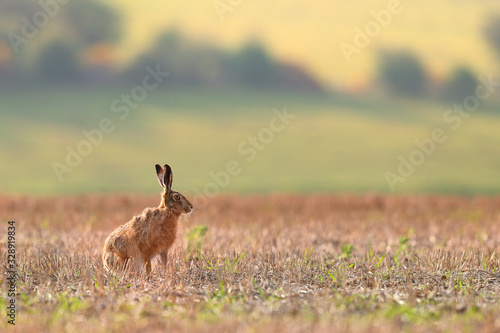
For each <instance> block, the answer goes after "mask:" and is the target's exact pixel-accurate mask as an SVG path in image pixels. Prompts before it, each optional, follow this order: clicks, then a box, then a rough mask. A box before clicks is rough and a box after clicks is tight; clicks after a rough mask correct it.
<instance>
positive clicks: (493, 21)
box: [483, 15, 500, 56]
mask: <svg viewBox="0 0 500 333" xmlns="http://www.w3.org/2000/svg"><path fill="white" fill-rule="evenodd" d="M483 35H484V37H485V39H486V41H487V42H488V43H489V44H490V45H491V46H492V47H493V49H494V51H495V52H496V53H497V55H498V56H500V16H499V15H496V16H491V17H490V18H489V19H488V20H487V22H486V25H485V26H484V28H483Z"/></svg>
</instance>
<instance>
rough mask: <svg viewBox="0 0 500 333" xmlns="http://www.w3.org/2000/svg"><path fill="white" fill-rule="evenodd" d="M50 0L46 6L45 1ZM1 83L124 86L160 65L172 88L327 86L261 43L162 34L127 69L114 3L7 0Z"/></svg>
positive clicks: (1, 29) (0, 31)
mask: <svg viewBox="0 0 500 333" xmlns="http://www.w3.org/2000/svg"><path fill="white" fill-rule="evenodd" d="M42 4H43V5H42ZM0 35H1V36H2V37H3V38H2V39H1V40H0V84H2V83H4V84H6V83H11V84H20V85H26V84H40V83H43V84H80V85H82V84H96V83H106V84H118V83H123V82H127V81H130V82H133V83H134V82H141V80H142V78H143V77H144V75H145V68H146V66H151V67H152V68H155V67H156V66H157V65H160V67H161V69H162V70H163V71H168V72H169V73H170V77H169V81H170V85H181V86H182V85H183V86H224V85H231V86H235V85H236V86H245V87H252V88H283V89H295V90H305V91H318V90H321V85H320V84H319V83H318V82H317V80H316V79H315V78H314V77H312V76H311V75H310V74H309V73H307V72H306V71H305V70H304V69H302V68H300V67H299V66H296V65H291V64H285V63H282V62H280V61H278V60H276V59H274V58H273V57H271V56H270V55H269V54H268V53H267V52H266V50H265V48H264V47H263V46H262V45H260V44H259V43H257V42H250V43H248V44H247V45H245V46H243V47H242V48H241V49H240V50H238V51H236V52H229V51H225V50H223V49H220V48H218V47H216V46H215V45H212V44H209V43H201V42H195V41H191V40H189V39H188V38H186V37H185V36H183V35H181V34H180V33H179V32H177V31H175V30H174V31H168V32H165V33H162V34H161V35H160V36H159V37H158V39H157V41H156V42H155V43H154V46H153V47H152V48H151V49H150V50H147V51H145V52H144V53H143V54H141V55H140V56H138V57H137V59H135V60H134V61H132V63H131V64H130V65H128V66H127V67H125V68H118V66H116V64H115V61H114V56H115V54H116V52H117V43H118V42H119V41H120V40H121V37H122V35H123V29H122V21H121V18H120V16H119V15H117V14H116V12H115V11H114V9H113V8H111V7H109V6H107V5H105V4H103V3H101V2H98V1H95V0H86V1H72V2H70V3H68V4H64V5H62V4H59V2H58V1H57V0H45V1H42V2H38V1H33V0H15V1H12V0H0Z"/></svg>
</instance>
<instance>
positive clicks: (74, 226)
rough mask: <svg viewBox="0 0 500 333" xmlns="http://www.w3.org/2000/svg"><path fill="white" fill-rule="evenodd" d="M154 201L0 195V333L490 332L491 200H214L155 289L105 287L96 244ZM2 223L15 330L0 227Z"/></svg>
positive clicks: (495, 230)
mask: <svg viewBox="0 0 500 333" xmlns="http://www.w3.org/2000/svg"><path fill="white" fill-rule="evenodd" d="M157 201H158V196H135V195H108V196H104V195H103V196H74V197H44V198H35V197H13V196H1V197H0V212H1V217H2V225H3V226H2V231H0V235H2V237H1V244H0V245H1V246H0V257H1V258H2V265H1V267H0V274H1V275H0V279H1V285H2V287H1V289H2V294H1V295H0V308H1V309H2V312H3V313H4V314H2V315H1V316H0V317H1V318H2V320H1V322H0V329H1V330H2V331H5V332H17V331H19V332H21V331H23V332H24V331H31V332H35V331H43V332H58V331H68V332H75V331H78V332H82V331H83V332H111V331H124V330H126V331H127V332H139V331H149V332H154V331H170V332H331V331H339V332H346V331H350V332H400V331H418V332H429V331H448V332H456V331H465V332H477V331H482V332H494V331H498V330H500V305H499V299H500V280H499V279H498V278H497V277H496V275H495V274H496V272H497V271H498V269H499V268H498V267H499V264H500V252H499V245H500V198H498V197H484V198H462V197H449V196H418V197H413V196H412V197H410V196H406V197H404V196H378V195H365V196H359V195H358V196H350V195H335V196H332V195H309V196H299V195H268V196H219V197H217V198H215V199H213V200H212V201H211V202H210V203H209V204H208V205H206V206H205V207H200V208H199V209H196V208H195V211H194V213H193V214H192V215H191V216H190V218H189V220H184V221H182V223H181V224H182V227H181V232H180V234H179V238H178V241H177V243H176V245H174V249H172V251H171V252H170V258H169V264H168V271H169V272H168V276H167V277H166V278H165V276H164V273H163V270H162V268H161V265H160V264H159V262H158V261H157V260H155V262H154V264H153V276H152V278H151V279H150V280H149V281H148V280H146V279H145V278H144V276H135V275H133V274H130V273H126V274H124V275H122V276H120V277H119V278H116V277H113V276H109V275H108V274H107V273H106V272H105V270H104V269H103V266H102V263H101V250H102V246H103V243H104V240H105V238H106V237H107V235H108V234H109V233H110V232H111V231H112V230H114V229H115V228H116V227H118V226H119V225H121V224H123V223H125V222H126V221H128V220H129V219H130V218H131V217H132V216H133V215H136V214H138V213H140V212H141V211H142V209H143V208H145V207H147V206H156V205H157V204H158V202H157ZM8 220H14V221H15V222H16V223H15V226H16V236H15V239H16V262H17V265H18V270H17V284H16V289H17V290H16V292H17V294H16V298H15V300H16V303H15V304H16V321H15V323H16V325H15V326H12V325H10V324H8V322H7V320H8V317H7V316H6V312H7V310H6V306H7V302H9V301H10V300H9V298H8V297H7V288H8V281H7V280H6V279H7V267H6V263H7V262H6V259H7V239H6V234H7V228H8V224H7V221H8Z"/></svg>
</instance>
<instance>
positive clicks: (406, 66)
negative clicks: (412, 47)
mask: <svg viewBox="0 0 500 333" xmlns="http://www.w3.org/2000/svg"><path fill="white" fill-rule="evenodd" d="M378 72H379V73H378V80H379V82H380V84H382V86H383V87H384V88H385V89H387V90H388V91H389V92H391V93H395V94H400V95H406V96H421V95H422V94H423V93H424V91H425V88H426V86H427V74H426V72H425V69H424V66H423V65H422V63H421V62H420V60H419V59H418V58H417V57H416V56H415V55H414V54H413V53H410V52H408V51H397V52H382V53H381V54H380V56H379V69H378Z"/></svg>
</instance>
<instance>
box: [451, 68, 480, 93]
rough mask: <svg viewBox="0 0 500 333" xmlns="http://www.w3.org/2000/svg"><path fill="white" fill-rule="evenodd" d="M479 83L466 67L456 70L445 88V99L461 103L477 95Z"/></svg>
mask: <svg viewBox="0 0 500 333" xmlns="http://www.w3.org/2000/svg"><path fill="white" fill-rule="evenodd" d="M477 85H478V81H477V79H476V77H475V76H474V73H472V72H471V71H470V69H468V68H465V67H459V68H457V69H455V71H454V72H453V74H452V76H451V78H450V79H449V80H448V82H446V84H445V86H444V97H445V98H447V99H449V100H452V101H460V100H463V99H464V98H466V97H467V96H473V95H474V94H475V93H476V87H477Z"/></svg>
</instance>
